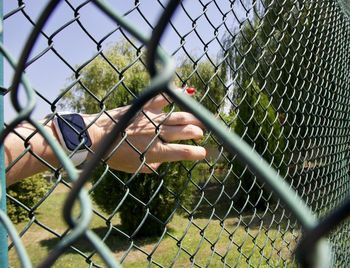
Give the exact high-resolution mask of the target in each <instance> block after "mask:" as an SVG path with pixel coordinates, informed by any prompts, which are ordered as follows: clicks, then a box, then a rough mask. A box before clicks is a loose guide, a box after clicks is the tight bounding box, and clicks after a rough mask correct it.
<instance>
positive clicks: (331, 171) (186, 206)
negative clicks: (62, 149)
mask: <svg viewBox="0 0 350 268" xmlns="http://www.w3.org/2000/svg"><path fill="white" fill-rule="evenodd" d="M123 2H124V3H118V4H116V3H114V6H113V8H114V9H115V10H117V11H118V12H119V13H120V14H123V16H122V17H123V18H125V19H127V20H129V21H131V22H132V23H134V24H135V25H138V27H139V28H140V31H141V32H144V33H146V34H148V33H149V34H151V33H155V32H157V31H160V32H162V30H161V29H159V28H157V27H156V25H157V18H158V16H160V14H162V13H163V12H166V11H167V8H166V7H167V3H165V2H164V1H160V0H157V1H156V0H154V1H123ZM170 2H176V1H170ZM56 5H57V7H56ZM174 5H177V3H176V4H174ZM169 6H170V4H169ZM39 7H41V8H39ZM44 7H45V6H44V5H42V6H41V4H38V3H35V1H20V0H19V1H17V3H14V2H13V3H7V2H6V3H5V15H4V23H3V24H4V26H3V28H4V34H5V42H4V46H3V48H2V54H3V55H4V56H5V58H8V57H7V51H9V52H10V53H12V54H13V55H15V58H17V59H18V60H19V62H18V64H17V65H16V63H14V65H15V66H14V69H11V67H10V65H9V64H8V65H5V75H7V77H8V80H7V85H5V86H4V88H3V94H4V95H5V105H8V106H5V109H6V111H7V112H8V114H6V112H5V121H6V131H8V132H11V133H12V134H15V135H17V136H18V137H20V139H21V140H23V153H22V155H21V156H20V157H22V156H23V155H25V154H32V155H33V156H34V157H36V158H37V159H38V160H39V161H41V162H42V164H43V165H45V166H46V169H47V170H48V171H47V172H46V173H45V174H44V175H40V176H41V177H43V176H44V177H45V178H46V180H49V183H48V186H45V187H46V188H45V189H44V190H43V191H42V193H41V194H40V195H39V193H38V189H35V191H36V192H37V195H38V196H39V197H37V198H36V200H35V202H34V203H25V201H21V197H20V195H21V191H24V190H23V189H20V190H18V189H17V190H16V189H12V190H9V191H8V193H7V198H8V204H9V205H10V204H11V206H13V207H15V208H16V209H18V208H19V207H21V208H22V209H23V210H24V211H26V213H24V215H25V217H24V219H21V221H22V222H21V223H17V224H15V225H14V226H15V227H16V229H17V232H18V233H19V236H20V240H21V241H22V243H23V245H24V248H25V249H26V251H27V253H28V255H29V259H30V261H31V262H32V263H33V265H35V266H36V265H39V264H41V265H42V266H46V265H48V264H50V263H51V261H55V260H56V258H57V261H56V265H57V266H62V267H67V266H68V264H69V263H71V265H72V266H79V267H80V266H84V265H87V266H96V267H100V266H106V265H107V266H113V265H116V263H117V262H118V263H121V264H122V265H123V266H125V267H129V266H132V267H134V266H135V267H143V266H147V265H150V266H152V265H154V266H160V267H169V266H175V267H183V266H191V265H192V266H196V267H207V266H211V267H216V266H228V267H261V266H262V267H265V266H268V267H296V266H297V263H296V260H295V256H294V251H295V248H296V245H297V243H298V241H299V240H300V238H301V234H302V228H301V227H302V226H303V227H306V228H305V229H308V228H307V227H309V229H312V228H311V227H314V226H306V225H307V224H304V223H303V222H300V219H299V218H298V216H296V215H295V213H294V214H293V213H291V212H289V210H288V209H287V208H286V207H285V205H284V202H281V200H280V199H279V197H280V195H279V194H277V195H276V193H275V192H274V191H270V190H269V189H266V187H265V183H267V182H266V181H265V180H259V179H258V178H257V177H256V175H259V174H258V173H259V172H258V173H257V171H256V169H255V170H254V169H253V168H252V166H249V167H248V165H247V163H246V162H242V161H239V160H238V158H239V153H238V154H235V153H233V152H232V151H231V150H228V149H227V146H226V145H227V143H225V141H223V140H222V138H221V137H220V135H219V134H218V133H219V132H216V131H215V129H214V130H213V129H211V128H210V126H209V123H208V122H204V123H205V125H206V126H207V127H208V130H207V132H206V134H205V138H203V139H202V140H200V141H194V140H193V141H191V142H190V143H191V144H194V145H201V146H205V147H206V148H207V152H208V154H207V157H206V159H205V160H203V161H195V162H179V163H172V164H165V165H164V166H162V167H160V168H159V169H157V170H153V172H152V173H153V174H148V175H143V174H141V173H140V172H135V173H131V174H126V173H122V172H117V171H115V170H113V169H112V168H111V167H109V165H108V164H107V162H108V159H109V158H110V157H112V154H109V155H104V156H103V157H100V159H101V158H102V159H103V160H96V161H99V163H98V164H97V165H94V168H90V169H91V172H86V173H84V171H83V175H81V176H82V177H80V178H83V180H80V179H79V180H78V182H79V181H80V182H84V180H85V183H84V187H83V189H84V190H82V191H80V188H79V183H76V184H74V183H73V182H72V181H76V180H77V179H78V173H77V172H76V171H75V169H74V168H73V167H72V166H71V163H70V161H68V159H67V158H66V157H65V156H64V155H63V153H62V157H61V158H60V161H62V164H61V165H58V166H55V165H52V164H51V163H50V161H49V160H47V159H43V158H42V157H41V156H40V155H38V154H36V153H35V151H34V150H33V148H32V147H31V139H33V137H34V136H35V135H40V133H42V130H41V129H40V126H47V125H49V124H50V121H51V120H52V118H53V117H54V116H55V115H56V114H57V112H58V111H60V110H71V111H78V112H84V113H89V114H94V119H93V122H95V121H97V120H98V118H101V117H103V116H108V117H110V118H111V120H110V124H111V125H118V124H120V128H121V129H119V131H123V127H122V126H121V125H122V124H121V123H120V122H118V123H117V122H115V121H114V120H112V115H111V114H110V109H114V108H116V107H117V106H123V105H127V104H129V103H131V102H133V101H136V102H137V101H140V102H142V101H141V100H142V98H140V97H139V96H140V94H141V93H142V92H143V91H144V88H145V87H147V86H148V85H149V84H151V85H152V81H154V77H153V76H154V73H153V74H152V72H155V70H156V69H157V66H158V65H162V61H165V60H164V59H162V58H161V57H160V60H159V61H160V62H156V63H152V64H153V67H151V68H150V67H149V66H148V65H147V61H148V60H149V58H147V56H146V53H147V51H148V50H147V49H146V47H145V45H144V43H145V41H143V40H142V38H144V37H142V36H141V35H140V36H137V34H135V33H133V31H130V29H128V25H126V24H123V22H119V24H117V23H115V22H114V21H113V18H115V17H113V16H115V14H114V13H113V12H112V11H111V9H110V10H109V11H108V9H104V8H103V7H104V6H103V4H102V3H100V2H99V1H96V3H95V2H94V1H73V0H66V1H51V2H50V3H49V4H48V6H47V8H46V9H45V10H44V9H43V8H44ZM341 7H342V5H339V3H338V2H336V1H332V0H329V1H308V0H302V1H300V0H298V1H297V0H295V1H294V0H287V1H272V0H261V1H224V0H222V1H202V0H198V1H184V2H181V3H180V4H179V6H178V8H177V11H176V13H175V15H174V17H172V18H171V19H170V18H169V17H168V18H166V19H167V20H169V25H168V28H167V30H166V32H165V37H164V38H163V39H161V41H160V45H161V46H162V47H163V49H164V50H165V51H166V52H167V53H168V54H169V55H171V57H172V58H173V59H174V61H175V63H176V73H175V78H174V79H173V81H174V83H175V84H176V85H177V86H179V87H186V86H194V87H196V88H197V92H196V95H195V97H194V98H195V99H196V100H197V101H198V102H200V103H201V104H202V105H203V106H204V107H206V108H207V109H208V110H209V111H210V112H211V113H212V114H213V115H214V116H215V117H216V118H217V121H221V122H222V123H223V124H224V125H226V126H227V129H229V130H230V131H232V132H235V133H237V134H238V135H239V136H240V137H241V138H242V140H244V141H245V142H246V143H248V144H249V145H250V146H251V147H252V148H253V149H255V151H256V152H257V153H259V154H260V155H261V157H262V158H264V159H265V160H266V161H267V163H268V164H269V166H270V167H272V168H273V169H275V170H276V171H277V173H278V174H279V176H281V177H283V178H284V181H285V182H287V183H288V185H290V187H291V188H293V189H294V190H295V191H296V192H297V193H298V194H299V196H300V197H301V198H302V199H303V200H304V201H305V203H306V205H307V206H309V207H310V208H311V210H312V211H313V212H314V213H315V215H317V216H318V217H324V216H326V215H328V214H329V213H331V212H332V211H333V210H334V209H335V208H336V207H337V206H339V205H340V204H342V203H343V201H344V200H345V199H346V198H347V196H349V194H350V185H349V177H348V170H349V166H348V165H349V152H348V151H349V148H348V147H349V145H348V144H349V134H350V133H349V131H350V128H349V127H350V126H349V120H348V114H349V100H350V98H349V92H350V91H349V90H350V88H349V85H350V83H349V77H350V75H349V73H350V69H349V66H350V49H349V48H350V44H349V42H350V24H349V18H348V17H347V15H346V14H347V13H346V12H343V10H342V9H341ZM55 8H56V9H55ZM52 10H55V11H54V12H53V11H52ZM113 14H114V15H113ZM41 15H42V16H43V17H40V16H41ZM46 17H48V18H49V20H47V21H46ZM111 18H112V20H111ZM166 22H167V21H166ZM167 23H168V22H167ZM7 29H10V30H7ZM29 33H32V34H33V33H37V35H38V36H37V38H35V36H34V34H33V35H32V36H31V37H30V38H28V34H29ZM14 36H16V37H14ZM7 38H8V39H7ZM155 39H157V37H155ZM7 42H8V43H7ZM34 44H35V46H34ZM20 53H23V54H20ZM20 55H21V57H20ZM28 55H30V57H29V58H28V59H26V57H27V56H28ZM153 56H154V55H153ZM150 57H151V58H152V56H150ZM21 68H22V69H23V70H22V69H21ZM152 68H153V71H152ZM148 70H151V71H150V74H149V73H148ZM13 74H15V75H17V78H16V77H15V78H14V80H13V81H12V75H13ZM22 74H25V76H26V77H25V78H22V85H21V86H20V87H19V88H17V86H18V85H16V83H17V84H18V83H19V81H20V79H21V78H20V76H21V75H22ZM16 79H17V80H16ZM26 79H27V80H26ZM27 81H30V82H31V83H32V88H33V89H34V90H35V92H36V104H35V105H36V109H35V110H34V112H33V113H30V114H29V115H28V114H27V115H23V114H25V112H22V113H20V114H17V113H16V112H12V111H11V108H10V105H9V103H10V99H8V97H9V95H10V94H11V92H12V93H13V92H14V91H15V92H16V94H17V97H13V98H12V101H13V103H14V105H15V107H16V105H17V107H18V108H20V109H17V110H22V111H23V110H25V109H26V108H27V109H28V110H30V107H29V106H30V105H33V103H32V101H31V97H30V94H29V96H28V94H27V96H21V95H20V94H21V93H17V91H19V92H21V91H23V92H24V91H25V90H26V88H30V86H29V83H28V82H27ZM5 83H6V79H5ZM154 92H155V91H153V93H152V94H153V95H152V94H150V95H149V96H148V97H151V96H154ZM158 92H160V91H158ZM16 94H14V95H16ZM141 96H142V95H141ZM172 98H173V99H174V100H176V96H175V95H174V96H172ZM144 102H145V101H144ZM23 103H24V104H23ZM176 103H181V102H180V101H179V100H177V101H176ZM182 104H183V103H182ZM21 105H23V106H21ZM182 106H183V105H182ZM136 108H137V107H136ZM187 108H191V107H190V105H189V107H187ZM138 109H140V107H138ZM179 109H180V108H179V107H178V106H177V105H176V104H169V106H168V108H167V109H166V111H165V113H166V116H169V115H170V114H172V113H173V112H174V111H177V110H179ZM190 110H191V109H190ZM46 114H51V115H49V116H48V117H47V118H46V120H44V121H40V123H35V122H37V121H36V120H38V119H42V118H44V116H45V115H46ZM12 120H17V122H16V123H15V124H13V123H11V122H12ZM149 120H151V119H150V118H149ZM22 121H28V122H30V123H31V124H32V125H33V128H32V129H31V131H30V134H29V135H27V136H21V134H20V133H18V132H16V130H15V126H16V125H17V124H18V123H20V122H22ZM153 124H154V126H155V134H154V139H152V142H153V141H154V140H155V139H157V138H158V137H159V131H158V130H159V128H160V127H161V124H162V123H160V124H158V123H157V122H153ZM214 124H215V122H214ZM91 126H92V124H91V125H88V127H91ZM227 131H228V130H227ZM116 133H117V132H116ZM122 141H123V142H124V144H125V143H127V144H128V145H129V147H130V148H131V150H132V151H134V152H135V154H136V155H138V156H139V157H140V159H141V162H140V167H141V164H144V163H145V161H146V159H147V150H148V149H147V148H146V149H145V150H144V151H140V150H139V149H138V148H137V146H136V145H135V144H133V142H132V141H130V140H129V139H128V135H127V134H126V132H125V131H124V132H123V134H122ZM52 146H53V149H54V150H59V149H58V148H56V147H54V145H52ZM119 146H120V143H118V144H117V145H116V146H115V147H114V148H113V152H114V153H115V154H118V148H119ZM101 148H103V145H102V146H101ZM104 148H105V149H107V148H108V144H105V147H104ZM108 149H109V148H108ZM249 153H251V152H250V151H249V152H248V154H249ZM90 154H91V155H92V156H93V155H95V156H96V155H97V156H96V157H95V159H98V154H103V152H98V148H97V149H96V151H94V150H91V151H90ZM144 156H145V157H144ZM20 157H19V158H17V159H13V160H12V161H11V162H10V163H9V165H8V166H7V172H9V171H10V170H11V168H13V166H15V165H16V163H17V162H18V161H20ZM95 163H96V162H95ZM257 165H258V166H259V165H263V163H261V164H260V163H259V162H258V163H257ZM84 169H85V170H87V169H88V167H84ZM84 176H85V179H84ZM261 176H262V177H264V176H263V175H261ZM36 179H37V180H39V179H38V178H36ZM45 185H46V184H45ZM74 185H75V186H74ZM77 185H78V186H77ZM80 186H82V185H80ZM270 186H271V185H270ZM272 188H273V186H272ZM274 190H275V189H274ZM22 193H23V192H22ZM72 193H73V194H72ZM74 193H75V196H74ZM79 193H80V194H79ZM78 194H79V202H78V201H76V198H77V195H78ZM68 195H69V196H68ZM72 196H73V197H72ZM89 199H91V200H93V202H92V204H91V206H90V205H89V204H90V202H89ZM76 203H77V204H76ZM73 205H74V208H73ZM64 206H65V212H64V216H63V218H62V216H61V215H62V210H63V207H64ZM67 207H69V208H68V209H67ZM70 209H72V210H71V211H72V215H75V217H76V218H75V220H72V218H74V217H73V216H70V214H71V212H67V211H70ZM301 210H302V209H301ZM90 212H92V215H91V219H90V216H89V215H90V214H89V213H90ZM67 213H68V214H69V216H68V218H70V220H69V219H67ZM79 214H80V217H78V215H79ZM2 217H4V216H2ZM337 219H338V220H339V221H340V219H341V218H340V217H338V218H337ZM337 219H336V221H337ZM4 221H5V220H3V223H4V224H5V225H6V222H4ZM74 221H76V222H74ZM305 222H306V221H305ZM325 222H326V221H325ZM9 225H10V223H7V226H9ZM324 225H325V226H326V224H324ZM319 226H323V225H322V224H321V225H319ZM7 229H8V231H9V232H11V228H10V227H7ZM348 229H349V225H348V223H347V222H345V223H343V224H342V225H339V226H338V227H337V229H336V230H333V231H332V232H331V233H330V235H328V240H329V242H330V243H331V246H332V255H333V256H332V257H333V261H334V262H335V264H336V266H337V267H346V265H347V264H348V263H349V253H348V250H347V249H348V248H349V244H348V239H346V236H347V233H348ZM310 233H311V232H310ZM324 233H326V232H325V231H324V232H321V235H323V234H324ZM76 237H81V238H80V239H75V238H76ZM306 237H307V236H306ZM100 240H102V242H101V241H100ZM309 240H310V239H309ZM311 240H312V239H311ZM105 246H106V247H105ZM8 248H9V264H10V265H11V266H14V267H18V266H20V264H21V263H22V264H23V263H24V264H26V261H27V260H25V257H23V256H25V254H24V253H23V252H22V251H21V250H22V247H21V244H20V242H19V241H18V240H16V237H15V236H14V237H12V238H11V241H10V242H9V245H8ZM108 248H109V250H107V249H108ZM16 250H17V251H16ZM19 257H20V258H19Z"/></svg>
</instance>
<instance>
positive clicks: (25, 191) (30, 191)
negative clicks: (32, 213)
mask: <svg viewBox="0 0 350 268" xmlns="http://www.w3.org/2000/svg"><path fill="white" fill-rule="evenodd" d="M49 188H50V184H49V183H48V182H47V180H45V179H44V178H43V177H42V175H41V174H37V175H34V176H32V177H29V178H26V179H24V180H21V181H19V182H17V183H15V184H13V185H11V186H9V187H8V188H7V193H8V194H9V195H10V196H12V197H13V198H15V199H16V200H18V201H19V202H21V203H22V204H24V205H25V206H27V207H28V208H31V207H32V206H34V205H35V204H36V203H37V202H38V201H39V200H40V199H41V198H42V197H43V196H44V195H45V193H46V192H47V191H48V190H49ZM7 215H8V216H9V217H10V219H11V220H12V222H14V223H19V222H22V221H24V220H26V219H28V211H27V210H25V209H24V208H22V207H21V206H20V205H18V204H16V203H14V202H13V201H11V200H9V199H7Z"/></svg>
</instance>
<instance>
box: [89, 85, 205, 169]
mask: <svg viewBox="0 0 350 268" xmlns="http://www.w3.org/2000/svg"><path fill="white" fill-rule="evenodd" d="M193 93H194V91H192V90H191V91H190V92H189V91H187V92H186V91H185V94H189V95H192V94H193ZM168 104H169V102H168V100H167V99H166V98H165V97H164V96H162V95H159V96H157V97H155V98H153V99H152V100H150V101H149V102H148V103H147V104H146V105H145V106H144V108H143V111H144V113H140V114H139V115H138V116H137V117H136V118H135V119H134V120H133V122H132V123H131V124H130V125H129V126H128V128H127V129H126V131H125V132H126V136H124V137H123V138H122V137H118V138H117V139H116V141H115V143H114V144H113V146H111V147H113V148H112V149H111V152H110V155H109V156H107V163H108V164H109V165H110V167H111V168H113V169H116V170H119V171H124V172H128V173H133V172H135V171H139V172H141V173H151V172H152V169H157V168H158V167H159V166H160V165H161V163H163V162H173V161H182V160H192V161H193V160H201V159H204V158H205V156H206V150H205V149H204V148H203V147H200V146H194V145H186V144H179V143H176V141H184V140H191V139H194V140H196V139H200V138H202V137H203V130H202V128H203V125H202V123H201V122H200V121H199V120H198V119H197V118H195V117H194V116H193V115H192V114H190V113H187V112H173V113H171V114H170V115H169V114H167V113H164V112H163V109H164V107H165V106H167V105H168ZM127 109H128V106H125V107H120V108H117V109H114V110H111V111H108V114H109V115H110V116H111V117H112V118H113V119H114V120H115V121H116V122H118V120H119V118H121V116H123V114H124V113H125V112H126V111H127ZM92 119H93V118H92V117H91V116H90V118H88V120H92ZM113 126H114V123H113V122H112V120H111V119H110V118H109V117H108V116H106V115H104V116H102V117H100V118H99V119H98V120H97V121H96V122H95V123H94V125H93V127H92V128H91V129H89V133H90V136H91V138H92V141H93V150H94V149H96V148H97V147H98V144H99V143H100V142H102V141H103V140H104V137H105V136H106V135H107V134H108V133H109V132H110V131H111V129H112V128H113ZM157 129H158V130H157ZM157 132H159V135H158V136H157ZM156 136H157V137H156ZM141 155H142V156H144V159H143V158H142V156H141ZM143 160H144V161H143ZM145 163H147V164H145Z"/></svg>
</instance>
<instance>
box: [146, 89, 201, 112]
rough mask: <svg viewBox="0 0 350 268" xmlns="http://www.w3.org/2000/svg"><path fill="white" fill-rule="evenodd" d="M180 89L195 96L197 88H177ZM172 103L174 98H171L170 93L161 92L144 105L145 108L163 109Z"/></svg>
mask: <svg viewBox="0 0 350 268" xmlns="http://www.w3.org/2000/svg"><path fill="white" fill-rule="evenodd" d="M177 89H178V90H181V91H182V92H184V93H185V94H187V95H189V96H193V95H194V94H195V92H196V89H195V88H194V87H189V88H177ZM170 103H172V100H171V99H170V98H169V96H168V95H166V94H165V93H162V94H159V95H158V96H156V97H154V98H153V99H151V100H150V101H149V102H147V103H146V105H145V106H144V108H145V109H148V110H153V111H159V112H160V111H162V109H163V108H164V107H165V106H167V105H169V104H170Z"/></svg>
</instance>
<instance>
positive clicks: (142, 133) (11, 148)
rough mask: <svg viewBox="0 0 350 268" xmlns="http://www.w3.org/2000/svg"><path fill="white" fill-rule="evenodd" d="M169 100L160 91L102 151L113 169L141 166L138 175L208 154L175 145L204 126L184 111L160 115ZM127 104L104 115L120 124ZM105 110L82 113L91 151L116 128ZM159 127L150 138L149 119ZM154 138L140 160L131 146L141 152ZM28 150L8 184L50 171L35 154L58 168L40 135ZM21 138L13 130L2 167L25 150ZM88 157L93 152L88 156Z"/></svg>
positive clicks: (24, 128)
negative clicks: (109, 146) (158, 133)
mask: <svg viewBox="0 0 350 268" xmlns="http://www.w3.org/2000/svg"><path fill="white" fill-rule="evenodd" d="M168 104H169V102H168V100H167V99H166V98H164V97H163V96H161V95H159V96H157V97H155V98H154V99H152V100H151V101H150V102H149V103H148V104H147V105H146V106H145V107H144V113H145V114H146V116H145V115H144V114H142V113H141V114H140V115H138V116H137V118H135V119H134V121H133V122H132V123H131V124H130V125H129V126H128V128H127V129H126V133H127V141H125V140H124V141H123V142H122V143H120V142H121V138H120V137H117V138H116V140H115V143H114V144H112V145H111V150H110V152H108V154H107V155H106V158H105V159H106V160H107V163H108V164H109V166H110V167H111V168H113V169H115V170H120V171H124V172H128V173H132V172H135V171H136V170H140V172H141V173H150V172H152V169H157V168H158V167H159V166H160V164H161V163H163V162H173V161H181V160H201V159H204V158H205V157H206V150H205V149H204V148H203V147H200V146H192V145H185V144H179V143H176V142H177V141H184V140H191V139H194V140H196V139H200V138H202V137H203V130H202V129H203V125H202V124H201V122H200V121H199V120H198V119H196V118H195V117H194V116H193V115H192V114H190V113H186V112H174V113H172V114H171V115H170V116H167V114H165V113H163V108H164V107H165V106H166V105H168ZM127 109H128V106H125V107H119V108H116V109H113V110H110V111H108V115H109V116H110V117H112V118H113V120H114V121H115V122H118V120H119V118H121V116H122V115H123V114H124V113H125V112H126V111H127ZM108 115H107V114H103V115H102V116H100V117H97V115H88V114H84V115H82V116H83V118H84V121H85V123H86V125H88V124H90V123H92V125H91V127H89V129H88V132H89V135H90V138H91V141H92V148H91V149H92V151H95V150H96V149H97V148H98V146H99V144H100V143H101V142H102V141H103V140H104V137H106V135H108V133H109V132H110V131H111V130H112V128H113V127H114V124H115V123H114V122H113V121H112V120H111V118H110V117H109V116H108ZM147 117H148V118H150V119H152V121H153V122H154V123H156V124H157V125H158V124H160V123H162V124H160V128H159V130H160V136H161V138H156V139H154V136H155V133H156V127H155V126H154V124H152V123H151V121H150V120H149V119H148V118H147ZM45 128H46V130H47V131H48V132H49V133H50V134H51V135H53V136H54V137H56V139H57V134H56V132H55V129H54V126H53V124H52V122H49V123H48V124H47V125H46V126H45ZM33 131H35V128H34V127H33V126H31V125H30V124H28V123H23V124H20V125H19V126H18V127H17V128H16V132H17V133H18V134H20V135H21V136H22V137H23V138H27V137H29V136H30V135H31V134H32V133H33ZM153 139H154V141H153V142H152V144H151V146H150V147H149V148H148V149H147V150H146V153H145V157H146V162H147V164H148V165H144V164H142V161H141V160H140V155H139V153H137V152H136V151H135V150H134V149H133V148H132V147H131V146H130V145H129V144H132V145H133V146H134V147H136V148H137V150H138V151H139V152H144V151H145V149H146V148H147V146H148V145H149V143H150V142H151V141H152V140H153ZM29 144H30V146H31V152H27V153H25V154H24V155H23V156H22V158H21V159H20V160H19V161H18V162H16V163H15V164H14V165H13V166H12V167H11V168H10V169H9V170H8V172H7V173H6V178H7V185H10V184H13V183H14V182H16V181H18V180H19V179H22V178H26V177H29V176H32V175H34V174H36V173H39V172H43V171H45V170H47V169H48V166H47V165H44V164H43V163H42V162H41V161H40V160H38V159H37V157H40V158H42V159H45V161H47V162H48V163H49V164H50V165H51V166H52V167H54V168H56V167H58V166H59V162H58V160H57V158H56V156H55V154H54V152H53V151H52V150H51V148H50V146H48V144H47V142H46V141H45V139H44V138H43V137H42V136H41V135H40V134H35V135H34V136H33V137H31V138H30V139H29ZM24 149H25V147H24V142H23V140H22V139H21V138H19V137H18V135H16V134H14V133H11V134H9V135H8V136H7V138H6V139H5V165H6V166H8V165H9V164H10V163H12V161H13V160H14V159H16V158H17V157H18V156H20V155H21V154H22V153H23V151H24ZM89 157H91V155H90V156H89Z"/></svg>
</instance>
